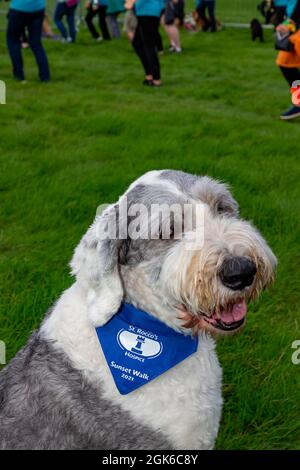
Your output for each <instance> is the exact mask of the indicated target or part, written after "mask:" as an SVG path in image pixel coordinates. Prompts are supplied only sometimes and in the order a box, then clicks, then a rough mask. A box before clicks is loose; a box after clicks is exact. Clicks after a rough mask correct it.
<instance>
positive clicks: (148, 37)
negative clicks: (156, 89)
mask: <svg viewBox="0 0 300 470" xmlns="http://www.w3.org/2000/svg"><path fill="white" fill-rule="evenodd" d="M137 20H138V24H137V28H136V31H135V34H134V38H133V41H132V45H133V48H134V50H135V52H136V53H137V55H138V56H139V58H140V61H141V62H142V64H143V67H144V69H145V74H146V75H152V76H153V80H160V65H159V60H158V55H157V38H158V29H159V18H158V17H156V16H138V17H137Z"/></svg>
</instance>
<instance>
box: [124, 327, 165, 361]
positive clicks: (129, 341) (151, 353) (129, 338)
mask: <svg viewBox="0 0 300 470" xmlns="http://www.w3.org/2000/svg"><path fill="white" fill-rule="evenodd" d="M131 328H134V327H131ZM155 336H156V335H155ZM117 340H118V344H119V346H120V347H121V348H122V349H126V351H128V352H130V353H133V354H138V356H141V357H146V358H148V359H154V358H155V357H157V356H159V355H160V354H161V352H162V344H161V343H160V342H159V341H155V340H154V339H151V338H148V337H146V336H143V335H141V334H137V333H133V332H131V331H128V330H120V331H119V333H118V337H117ZM130 357H132V356H130ZM132 358H133V357H132Z"/></svg>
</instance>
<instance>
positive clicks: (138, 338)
mask: <svg viewBox="0 0 300 470" xmlns="http://www.w3.org/2000/svg"><path fill="white" fill-rule="evenodd" d="M96 332H97V335H98V339H99V342H100V344H101V347H102V350H103V353H104V356H105V359H106V361H107V364H108V366H109V368H110V371H111V374H112V376H113V379H114V381H115V384H116V386H117V389H118V390H119V392H120V393H121V394H122V395H126V394H127V393H130V392H132V391H133V390H135V389H136V388H139V387H141V386H142V385H145V384H147V383H148V382H150V381H151V380H153V379H155V378H156V377H158V376H160V375H161V374H163V373H164V372H166V371H167V370H169V369H171V368H172V367H174V366H176V364H178V363H179V362H181V361H183V360H184V359H186V358H187V357H189V356H190V355H191V354H193V353H194V352H196V351H197V347H198V338H197V337H196V338H192V337H191V336H184V335H183V334H181V333H177V332H176V331H174V330H173V329H172V328H170V327H169V326H167V325H165V324H164V323H162V322H161V321H159V320H157V319H156V318H154V317H152V316H151V315H149V314H148V313H146V312H143V311H142V310H139V309H137V308H135V307H134V306H133V305H130V304H122V306H121V308H120V310H119V311H118V313H116V315H114V316H113V318H112V319H111V320H110V321H109V322H108V323H106V324H105V325H104V326H100V327H98V328H96Z"/></svg>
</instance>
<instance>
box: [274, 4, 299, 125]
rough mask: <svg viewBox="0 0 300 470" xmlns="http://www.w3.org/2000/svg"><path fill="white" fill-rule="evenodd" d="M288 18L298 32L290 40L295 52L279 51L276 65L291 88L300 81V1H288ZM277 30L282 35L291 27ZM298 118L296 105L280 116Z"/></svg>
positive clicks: (286, 118) (284, 25)
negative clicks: (295, 82)
mask: <svg viewBox="0 0 300 470" xmlns="http://www.w3.org/2000/svg"><path fill="white" fill-rule="evenodd" d="M286 16H287V18H288V19H289V22H290V23H291V25H293V26H294V29H295V30H296V32H295V33H294V34H292V35H291V36H290V38H289V40H290V42H291V43H292V44H293V45H294V50H292V51H279V53H278V56H277V59H276V64H277V65H278V66H279V68H280V70H281V73H282V74H283V76H284V78H285V79H286V81H287V82H288V84H289V86H290V87H291V86H292V84H293V82H294V81H296V80H299V81H300V71H299V67H300V29H299V28H300V0H287V6H286ZM277 30H278V31H280V32H281V33H288V32H289V26H288V25H287V24H284V23H283V24H281V25H279V26H277ZM297 117H300V107H299V106H294V105H293V106H291V107H290V108H289V109H288V110H287V111H285V112H284V113H282V114H281V116H280V118H281V119H283V120H290V119H295V118H297Z"/></svg>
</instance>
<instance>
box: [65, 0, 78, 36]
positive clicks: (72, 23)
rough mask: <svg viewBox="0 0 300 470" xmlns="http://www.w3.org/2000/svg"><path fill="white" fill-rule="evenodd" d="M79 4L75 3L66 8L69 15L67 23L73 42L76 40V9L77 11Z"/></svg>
mask: <svg viewBox="0 0 300 470" xmlns="http://www.w3.org/2000/svg"><path fill="white" fill-rule="evenodd" d="M76 8H77V5H74V6H73V7H70V8H69V7H67V8H66V16H67V23H68V28H69V35H70V38H71V40H72V42H75V41H76V27H75V11H76Z"/></svg>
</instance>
